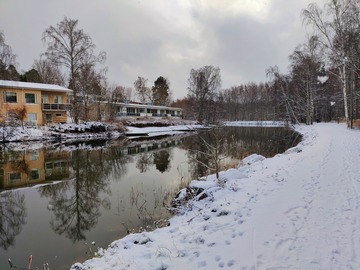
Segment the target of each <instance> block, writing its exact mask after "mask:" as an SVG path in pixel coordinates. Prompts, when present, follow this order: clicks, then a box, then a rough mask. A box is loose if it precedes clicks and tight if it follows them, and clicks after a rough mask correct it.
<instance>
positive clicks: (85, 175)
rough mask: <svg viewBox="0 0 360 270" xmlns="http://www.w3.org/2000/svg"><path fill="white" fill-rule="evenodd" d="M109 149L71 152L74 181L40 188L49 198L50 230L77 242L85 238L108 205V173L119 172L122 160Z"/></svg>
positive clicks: (119, 155)
mask: <svg viewBox="0 0 360 270" xmlns="http://www.w3.org/2000/svg"><path fill="white" fill-rule="evenodd" d="M109 151H112V150H110V149H100V150H96V151H95V150H93V151H91V150H75V151H73V152H72V162H71V164H72V170H73V174H74V178H75V180H73V181H65V182H63V183H61V184H58V185H53V186H47V187H43V188H42V189H41V191H40V192H41V194H42V195H43V196H48V197H50V198H51V199H50V205H51V210H53V218H52V220H51V222H50V224H51V227H52V228H53V230H54V231H55V232H56V233H58V234H60V235H62V234H65V235H66V236H67V237H68V238H70V239H71V240H72V241H74V242H76V241H79V240H84V239H85V232H86V231H89V230H90V229H91V228H92V227H93V226H94V225H95V224H96V223H97V221H98V218H99V216H100V207H103V208H105V209H110V208H111V203H110V200H109V198H108V197H106V196H105V197H104V195H103V194H105V195H110V194H111V190H110V188H109V178H108V177H107V176H108V175H109V174H110V173H114V172H116V173H118V174H121V169H122V168H124V163H125V160H124V161H122V160H123V157H122V156H121V153H120V152H118V154H117V155H116V153H114V152H109Z"/></svg>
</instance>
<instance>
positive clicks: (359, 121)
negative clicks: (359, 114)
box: [354, 119, 360, 129]
mask: <svg viewBox="0 0 360 270" xmlns="http://www.w3.org/2000/svg"><path fill="white" fill-rule="evenodd" d="M354 128H356V129H360V119H356V120H354Z"/></svg>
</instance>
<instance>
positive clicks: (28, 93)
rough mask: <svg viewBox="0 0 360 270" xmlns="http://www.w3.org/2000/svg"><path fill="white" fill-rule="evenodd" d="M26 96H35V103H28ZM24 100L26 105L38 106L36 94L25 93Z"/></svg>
mask: <svg viewBox="0 0 360 270" xmlns="http://www.w3.org/2000/svg"><path fill="white" fill-rule="evenodd" d="M26 95H34V102H28V101H27V100H26ZM24 100H25V103H26V104H37V95H36V94H35V93H24Z"/></svg>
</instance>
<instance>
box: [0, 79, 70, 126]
mask: <svg viewBox="0 0 360 270" xmlns="http://www.w3.org/2000/svg"><path fill="white" fill-rule="evenodd" d="M71 93H72V90H70V89H68V88H65V87H62V86H58V85H53V84H42V83H28V82H17V81H4V80H0V121H5V122H12V121H14V111H16V110H22V109H25V110H26V116H25V119H24V121H25V122H26V123H32V124H36V125H44V124H46V123H66V121H67V118H68V113H69V110H70V105H69V95H70V94H71Z"/></svg>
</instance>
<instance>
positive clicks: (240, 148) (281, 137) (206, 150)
mask: <svg viewBox="0 0 360 270" xmlns="http://www.w3.org/2000/svg"><path fill="white" fill-rule="evenodd" d="M301 138H302V137H301V136H300V134H299V133H296V132H294V131H292V130H290V129H282V128H270V127H263V128H261V127H256V128H254V127H243V128H238V127H223V128H221V129H218V128H214V129H211V130H210V131H200V132H199V136H196V137H189V138H187V139H185V141H184V143H183V145H182V147H184V148H185V149H187V150H191V151H188V158H189V161H191V162H189V166H190V171H191V176H192V178H194V179H195V178H198V177H201V176H204V175H207V174H209V173H214V171H215V169H210V168H214V167H215V165H214V164H213V163H214V161H213V159H214V154H218V155H219V158H220V156H221V158H223V157H228V158H230V159H231V160H233V161H240V160H242V159H243V158H245V157H246V156H248V155H250V154H253V153H259V154H261V155H263V156H265V157H272V156H274V155H275V154H277V153H282V152H284V151H285V150H286V149H288V148H290V147H292V146H295V145H296V144H298V143H299V142H300V141H301ZM214 149H217V150H218V151H219V153H217V152H216V151H215V150H214ZM232 165H237V164H232ZM221 169H222V168H220V170H221Z"/></svg>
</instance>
